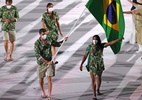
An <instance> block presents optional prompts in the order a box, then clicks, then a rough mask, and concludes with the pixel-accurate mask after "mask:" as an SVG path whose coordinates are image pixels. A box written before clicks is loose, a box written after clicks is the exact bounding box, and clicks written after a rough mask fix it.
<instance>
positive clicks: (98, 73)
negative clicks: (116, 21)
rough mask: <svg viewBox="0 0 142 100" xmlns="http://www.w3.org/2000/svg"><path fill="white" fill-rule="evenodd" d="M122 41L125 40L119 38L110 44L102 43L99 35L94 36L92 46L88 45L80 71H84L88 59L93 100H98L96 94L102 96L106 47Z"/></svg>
mask: <svg viewBox="0 0 142 100" xmlns="http://www.w3.org/2000/svg"><path fill="white" fill-rule="evenodd" d="M122 39H123V38H119V39H116V40H113V41H111V42H108V43H101V39H100V37H99V36H98V35H94V36H93V38H92V44H90V45H88V47H87V48H86V52H85V54H84V56H83V59H82V62H81V65H80V71H82V70H83V63H84V62H85V61H86V59H87V57H88V64H87V66H86V67H87V69H88V71H89V72H90V77H91V79H92V91H93V99H92V100H97V95H96V92H97V94H98V95H101V93H100V86H101V81H102V72H103V71H104V69H105V68H104V62H103V57H102V56H103V50H104V48H105V47H107V46H111V45H113V44H115V43H117V42H119V41H121V40H122ZM96 86H97V87H96ZM96 90H97V91H96Z"/></svg>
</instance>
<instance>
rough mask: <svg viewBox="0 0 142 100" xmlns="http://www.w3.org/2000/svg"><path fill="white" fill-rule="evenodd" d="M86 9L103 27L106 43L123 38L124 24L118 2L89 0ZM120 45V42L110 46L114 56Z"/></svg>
mask: <svg viewBox="0 0 142 100" xmlns="http://www.w3.org/2000/svg"><path fill="white" fill-rule="evenodd" d="M86 7H87V9H88V10H89V11H90V12H91V14H92V15H93V16H94V17H95V18H96V20H97V21H98V22H99V23H100V24H101V26H102V27H103V29H104V31H105V33H106V37H107V40H108V42H110V41H112V40H115V39H118V38H122V37H123V35H124V29H125V23H124V16H123V12H122V7H121V2H120V0H89V1H88V2H87V4H86ZM121 44H122V41H120V42H117V43H116V44H113V45H111V49H112V51H113V52H114V53H115V54H117V53H118V52H119V51H120V49H121Z"/></svg>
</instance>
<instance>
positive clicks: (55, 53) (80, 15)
mask: <svg viewBox="0 0 142 100" xmlns="http://www.w3.org/2000/svg"><path fill="white" fill-rule="evenodd" d="M85 10H86V8H85V9H84V10H83V11H82V13H81V15H80V16H79V18H78V19H77V20H76V22H75V23H74V25H73V26H72V28H71V30H70V31H69V33H68V34H67V35H66V37H69V36H70V35H71V33H72V31H73V29H74V27H75V26H76V24H77V22H78V21H79V19H80V18H81V16H82V15H83V13H84V12H85ZM64 43H65V40H63V43H62V44H61V46H60V47H59V49H58V50H57V52H56V53H55V55H54V56H53V58H52V61H53V59H54V58H55V57H56V55H57V53H58V52H59V50H60V49H61V47H62V46H63V44H64Z"/></svg>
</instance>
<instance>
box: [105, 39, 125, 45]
mask: <svg viewBox="0 0 142 100" xmlns="http://www.w3.org/2000/svg"><path fill="white" fill-rule="evenodd" d="M122 39H124V38H119V39H116V40H113V41H111V42H108V43H106V44H105V46H110V45H113V44H115V43H117V42H118V41H120V40H122Z"/></svg>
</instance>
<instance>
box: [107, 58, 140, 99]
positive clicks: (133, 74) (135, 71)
mask: <svg viewBox="0 0 142 100" xmlns="http://www.w3.org/2000/svg"><path fill="white" fill-rule="evenodd" d="M141 65H142V62H141V58H139V59H138V60H137V61H136V62H135V64H134V66H132V68H131V69H130V70H129V72H128V73H127V74H126V76H125V77H124V78H123V80H122V81H121V83H120V84H119V86H118V87H117V88H116V89H115V90H114V91H113V92H112V93H110V94H109V95H108V96H107V97H106V99H104V100H116V98H117V96H118V95H119V94H120V93H121V92H122V90H123V89H124V88H125V87H126V86H127V84H128V83H129V82H135V81H136V80H137V79H138V78H139V77H140V76H141V70H142V67H141ZM118 90H119V91H118Z"/></svg>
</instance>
